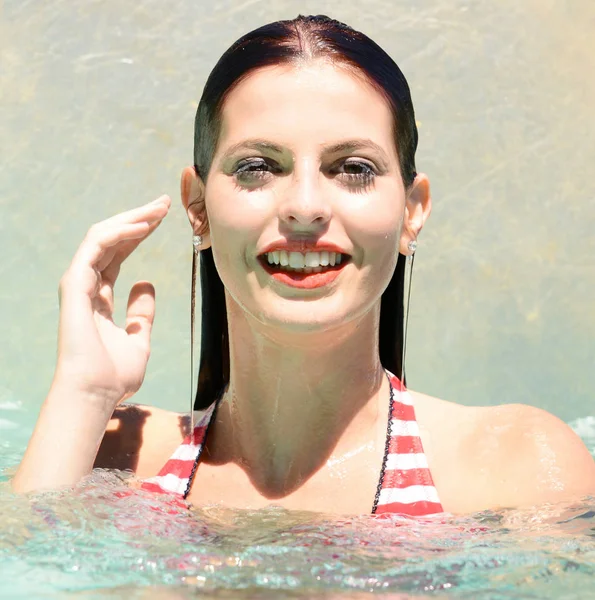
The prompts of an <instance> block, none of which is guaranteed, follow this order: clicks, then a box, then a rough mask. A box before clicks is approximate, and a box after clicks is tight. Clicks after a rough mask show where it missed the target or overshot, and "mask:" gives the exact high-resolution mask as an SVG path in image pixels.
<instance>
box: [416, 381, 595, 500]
mask: <svg viewBox="0 0 595 600" xmlns="http://www.w3.org/2000/svg"><path fill="white" fill-rule="evenodd" d="M413 396H414V401H415V407H416V415H417V418H418V423H419V425H420V433H421V434H422V442H423V444H424V449H426V443H427V445H428V448H429V452H427V454H428V460H429V462H430V466H431V468H432V474H433V476H434V480H435V483H436V487H437V488H438V491H439V493H440V495H441V497H443V505H444V506H445V509H446V510H450V511H452V512H471V511H477V510H484V509H487V508H496V507H504V506H523V505H524V506H528V505H534V504H542V503H544V502H558V501H563V500H567V499H573V498H574V499H576V498H578V497H582V496H587V495H590V494H595V461H594V460H593V458H592V456H591V455H590V453H589V451H588V450H587V448H586V447H585V445H584V444H583V442H582V440H581V439H580V438H579V437H578V435H576V433H575V432H574V431H573V430H572V429H571V428H570V427H569V426H568V425H566V423H564V422H563V421H561V420H560V419H558V418H557V417H555V416H554V415H552V414H550V413H548V412H546V411H544V410H541V409H539V408H535V407H533V406H528V405H524V404H506V405H501V406H493V407H469V406H463V405H460V404H456V403H453V402H447V401H444V400H440V399H439V398H433V397H431V396H427V395H425V394H419V393H416V392H413Z"/></svg>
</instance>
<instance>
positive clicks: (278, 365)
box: [209, 297, 386, 498]
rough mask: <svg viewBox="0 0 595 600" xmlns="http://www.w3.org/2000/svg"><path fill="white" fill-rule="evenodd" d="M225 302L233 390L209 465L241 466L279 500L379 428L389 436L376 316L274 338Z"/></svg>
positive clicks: (211, 447)
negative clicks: (332, 457)
mask: <svg viewBox="0 0 595 600" xmlns="http://www.w3.org/2000/svg"><path fill="white" fill-rule="evenodd" d="M226 300H227V313H228V326H229V332H230V336H229V337H230V382H229V387H228V389H227V391H226V393H225V395H224V398H223V399H222V402H221V404H220V407H219V410H218V416H217V423H216V426H215V428H214V432H213V434H212V436H210V438H211V441H210V442H209V455H210V457H209V460H210V461H212V462H229V461H234V462H236V463H238V464H239V465H240V466H241V467H242V468H243V469H244V470H245V471H246V473H247V474H248V476H249V477H250V479H251V480H252V482H253V484H254V485H255V487H256V488H257V489H259V491H260V492H261V493H262V494H263V495H265V496H267V497H269V498H275V497H276V498H279V497H282V496H285V495H287V494H289V493H291V492H292V491H294V490H295V489H297V488H298V487H300V486H301V485H302V484H303V483H304V482H305V481H306V480H307V479H309V478H310V477H311V476H312V475H313V474H314V473H315V472H316V471H318V470H319V469H320V468H321V467H322V466H323V465H324V464H325V463H326V461H327V460H328V459H329V458H330V457H331V456H332V455H335V456H336V455H337V454H341V453H342V452H349V451H350V450H352V449H353V448H354V446H355V445H356V444H361V443H362V441H363V442H364V443H365V442H366V441H370V440H371V439H372V434H371V433H370V432H374V431H375V430H376V427H375V425H377V423H378V422H379V420H382V422H383V427H385V426H386V415H385V404H386V403H385V402H384V399H383V398H381V397H380V395H381V388H382V391H384V386H383V385H382V384H383V382H384V371H383V368H382V366H381V364H380V360H379V356H378V322H379V316H380V306H378V307H377V308H375V309H373V310H372V311H370V312H369V313H368V314H366V315H364V316H363V317H362V318H360V319H358V320H357V321H353V322H350V323H348V324H344V325H341V327H340V328H335V329H333V330H331V331H321V332H315V333H313V332H307V333H297V334H291V335H287V334H285V335H283V336H279V335H274V334H273V335H272V334H271V333H270V332H268V331H265V330H263V326H262V324H260V323H257V322H255V321H254V320H252V319H251V317H250V316H248V315H246V313H245V311H244V310H242V309H241V308H240V307H238V306H237V305H236V304H235V302H234V301H233V300H232V299H231V298H229V297H227V299H226ZM354 423H356V424H357V427H354ZM350 425H351V427H350ZM355 438H358V439H355Z"/></svg>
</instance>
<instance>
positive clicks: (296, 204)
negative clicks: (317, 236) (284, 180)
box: [279, 164, 332, 232]
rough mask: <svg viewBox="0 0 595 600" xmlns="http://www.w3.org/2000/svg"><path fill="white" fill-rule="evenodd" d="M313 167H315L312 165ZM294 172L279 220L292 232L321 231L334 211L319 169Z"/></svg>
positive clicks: (306, 167)
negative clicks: (324, 188)
mask: <svg viewBox="0 0 595 600" xmlns="http://www.w3.org/2000/svg"><path fill="white" fill-rule="evenodd" d="M312 166H313V165H312ZM303 167H304V168H303V169H300V170H299V172H298V170H296V171H294V173H293V176H292V177H291V182H290V184H289V186H288V188H287V189H286V190H284V192H285V193H284V198H283V201H282V203H281V206H280V209H279V218H280V219H281V221H282V222H283V223H284V224H285V225H286V226H288V227H289V228H290V229H291V230H292V231H298V232H299V231H304V232H309V231H312V230H319V229H322V228H324V227H325V226H326V224H327V223H328V222H329V221H330V218H331V215H332V211H331V207H330V204H329V202H328V200H327V198H325V194H324V191H323V190H322V189H321V179H322V178H321V174H320V172H319V171H318V169H317V168H308V165H307V164H306V165H303Z"/></svg>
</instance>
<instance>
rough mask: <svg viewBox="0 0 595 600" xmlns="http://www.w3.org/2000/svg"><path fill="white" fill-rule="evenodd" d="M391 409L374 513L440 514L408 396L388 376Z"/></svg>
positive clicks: (438, 503)
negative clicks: (385, 450) (391, 400)
mask: <svg viewBox="0 0 595 600" xmlns="http://www.w3.org/2000/svg"><path fill="white" fill-rule="evenodd" d="M389 376H390V381H391V385H392V386H393V390H394V395H393V410H392V415H391V421H390V432H389V437H390V439H389V441H388V452H387V455H386V462H385V468H384V474H383V477H382V482H381V490H380V496H379V498H378V504H377V505H376V511H375V513H376V514H383V513H400V514H405V515H411V516H423V515H430V514H434V513H440V512H443V509H442V505H441V504H440V499H439V498H438V492H437V490H436V487H435V486H434V482H433V480H432V475H431V474H430V469H429V468H428V461H427V459H426V455H425V454H424V450H423V447H422V443H421V437H420V436H419V427H418V425H417V421H416V419H415V410H414V408H413V399H412V397H411V394H410V393H409V392H408V391H407V390H406V389H405V387H404V386H403V385H402V384H401V382H400V381H399V379H398V378H397V377H395V376H394V375H393V374H392V373H389Z"/></svg>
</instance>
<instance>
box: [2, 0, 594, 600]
mask: <svg viewBox="0 0 595 600" xmlns="http://www.w3.org/2000/svg"><path fill="white" fill-rule="evenodd" d="M322 10H324V12H326V13H328V14H330V15H331V16H335V17H336V18H339V19H341V20H344V21H346V22H348V23H351V24H353V25H354V26H355V27H357V28H360V29H362V30H363V31H364V32H366V33H368V34H369V35H371V36H372V37H373V38H374V39H375V40H376V41H378V42H379V43H380V44H381V45H382V46H383V47H384V48H385V49H386V50H387V51H388V52H389V53H390V54H391V55H392V56H393V57H394V58H395V59H396V60H397V62H398V63H399V64H400V66H401V67H402V69H403V71H404V72H405V74H406V75H407V78H408V80H409V82H410V84H411V88H412V95H413V100H414V104H415V107H416V115H417V118H418V127H419V131H420V147H419V151H418V169H419V170H420V171H425V172H427V173H428V174H429V176H430V180H431V182H432V189H433V200H434V210H433V214H432V217H431V219H430V221H429V223H428V225H427V226H426V228H425V229H424V232H423V234H422V236H421V238H420V246H419V249H418V252H417V255H416V256H417V258H416V267H415V274H414V283H413V295H412V304H411V320H410V327H409V341H408V355H409V356H408V379H409V383H410V385H411V386H412V387H413V388H414V389H416V390H419V391H421V392H425V393H429V394H433V395H436V396H439V397H442V398H445V399H448V400H453V401H458V402H461V403H463V404H469V405H481V404H487V405H493V404H498V403H503V402H523V403H527V404H532V405H535V406H540V407H542V408H545V409H547V410H549V411H551V412H552V413H554V414H556V415H558V416H559V417H560V418H562V419H563V420H564V421H566V422H567V423H570V424H571V426H572V427H573V428H574V429H575V430H576V431H577V433H579V435H581V437H582V438H583V439H584V440H585V442H586V443H587V445H588V446H589V448H590V450H591V452H592V453H594V455H595V405H594V401H593V390H594V389H595V369H593V364H594V361H595V350H594V349H595V341H594V340H595V311H594V310H593V298H594V297H595V262H594V261H593V257H594V256H595V236H593V234H592V231H593V224H595V178H593V177H591V176H590V173H591V172H592V170H593V168H592V165H593V164H595V144H593V127H594V121H593V106H595V79H593V78H592V77H590V74H591V73H594V72H595V37H594V36H593V31H595V3H593V2H592V0H574V1H573V2H563V1H562V0H526V1H524V2H522V3H519V2H517V1H516V0H501V1H499V2H492V1H491V0H475V1H470V0H417V1H416V2H411V1H409V0H365V2H361V3H356V2H353V3H350V2H345V1H344V0H328V1H326V2H325V3H323V5H321V3H320V2H319V1H318V0H279V1H278V2H275V3H271V2H265V1H262V0H242V1H240V0H222V1H219V2H213V3H207V2H200V3H197V2H195V1H191V0H180V1H179V2H168V3H164V2H160V1H159V0H140V1H138V2H134V3H132V4H131V3H122V2H119V1H118V0H84V1H83V0H69V1H68V2H64V0H44V1H42V0H27V1H26V2H25V1H20V0H5V1H4V2H3V3H2V4H1V5H0V35H1V39H2V43H1V44H0V65H1V68H0V108H1V110H0V131H1V132H2V140H3V144H2V160H1V161H0V256H1V257H2V260H1V261H0V315H1V316H0V338H1V339H2V340H3V343H2V344H1V345H0V470H1V472H2V479H3V480H6V479H7V478H8V477H9V476H10V473H11V469H12V468H13V467H14V465H16V464H17V463H18V461H19V460H20V457H21V455H22V452H23V450H24V448H25V445H26V442H27V439H28V437H29V434H30V432H31V430H32V427H33V424H34V421H35V419H36V416H37V412H38V409H39V406H40V405H41V402H42V401H43V398H44V397H45V394H46V393H47V389H48V387H49V383H50V381H51V377H52V372H53V368H54V361H55V348H56V324H57V314H58V302H57V294H56V289H57V283H58V281H59V279H60V276H61V274H62V273H63V271H64V270H65V268H66V267H67V265H68V263H69V261H70V257H71V256H72V254H73V252H74V250H75V248H76V247H77V245H78V243H79V242H80V240H81V239H82V237H83V236H84V233H85V231H86V230H87V229H88V227H89V226H90V225H91V224H92V223H93V222H95V221H98V220H100V219H104V218H106V217H107V216H109V215H111V214H114V213H116V212H120V211H122V210H124V209H126V208H129V207H132V206H135V205H139V204H141V203H143V202H145V201H147V200H150V199H152V198H155V197H157V196H159V195H160V194H161V193H169V194H170V195H171V196H172V198H173V199H174V202H176V201H177V200H178V191H177V190H178V186H179V183H178V181H179V180H178V178H179V173H180V171H181V169H182V168H183V167H184V166H185V165H186V164H188V163H189V162H190V160H191V155H192V126H193V119H194V112H195V109H196V104H197V101H198V98H199V96H200V93H201V90H202V85H203V83H204V81H205V79H206V76H207V74H208V72H209V70H210V69H211V67H212V66H213V65H214V64H215V62H216V60H217V58H218V57H219V55H220V54H221V53H222V52H223V51H224V50H225V49H226V47H227V46H228V45H229V44H230V43H231V42H233V41H234V40H235V39H236V38H237V37H238V36H240V35H241V34H242V33H244V32H245V31H247V30H249V29H251V28H253V27H256V26H258V25H260V24H262V23H264V22H268V21H271V20H275V19H279V18H289V17H294V16H295V15H296V14H297V13H298V12H302V13H317V12H320V11H322ZM190 254H191V250H190V230H189V227H188V224H187V222H186V219H185V216H184V215H183V211H182V210H181V208H180V207H178V209H177V210H176V209H174V210H173V211H172V213H171V215H170V216H168V219H167V223H164V224H163V226H162V227H161V228H160V230H159V232H157V233H156V235H154V236H153V237H152V238H151V239H150V240H148V241H147V243H145V244H143V246H142V247H141V248H139V250H138V252H136V253H135V254H134V255H133V256H132V257H131V258H130V259H129V261H127V264H126V265H125V268H124V269H123V272H122V274H121V277H120V279H121V281H119V287H118V289H117V296H116V302H117V303H118V302H119V305H120V308H121V307H122V305H123V304H124V303H125V298H126V296H127V290H128V289H129V286H130V284H131V283H132V282H133V281H136V280H137V279H141V278H146V279H149V280H150V281H152V282H153V283H154V284H155V287H156V289H157V302H158V304H157V319H156V323H155V327H154V334H153V352H152V358H151V361H150V363H149V369H148V372H147V377H146V380H145V384H144V386H143V388H142V390H141V391H140V393H139V394H138V396H137V397H136V398H135V399H136V400H137V401H138V402H141V403H145V404H150V405H156V406H161V407H164V408H169V409H172V410H179V411H185V410H187V408H188V406H187V405H188V397H189V390H188V383H187V382H188V379H189V377H188V368H189V364H188V363H189V360H188V356H189V353H188V347H189V275H190ZM121 478H126V476H125V475H122V476H121ZM121 478H119V477H117V476H116V475H115V474H100V473H96V474H94V475H93V476H92V477H91V478H90V480H89V481H87V482H85V483H84V484H83V485H81V487H80V488H78V489H77V490H75V491H74V492H72V493H68V494H54V495H48V496H42V497H38V498H27V499H23V498H15V497H14V496H12V495H11V494H10V492H9V489H8V486H7V485H6V483H2V484H0V485H1V486H4V487H2V488H1V489H0V597H2V598H28V599H30V598H38V597H39V598H42V597H50V598H51V597H56V598H58V597H60V598H62V597H75V598H78V597H83V598H86V597H89V598H102V597H104V596H105V597H109V598H188V597H213V598H228V597H237V598H278V597H290V598H313V597H316V598H318V597H320V598H359V597H368V596H369V595H370V594H374V596H379V597H386V598H404V597H413V598H441V597H449V598H450V597H461V598H478V597H481V598H515V599H519V598H562V599H563V598H568V599H571V598H592V597H593V596H594V593H593V592H592V590H593V589H595V574H594V573H593V570H594V569H595V548H594V543H595V542H594V540H595V537H594V536H595V517H594V516H593V514H594V512H593V511H595V501H586V502H585V503H584V504H583V505H581V506H576V507H574V508H573V509H572V510H571V509H568V510H567V511H566V512H564V513H561V514H557V512H560V511H559V510H558V509H556V508H555V507H554V508H552V507H550V508H547V507H539V508H535V509H532V510H526V511H514V510H508V511H502V512H498V513H486V514H482V515H475V516H472V517H468V518H465V519H448V518H447V519H446V520H444V522H442V520H439V521H436V520H433V521H430V522H414V521H407V520H405V521H404V520H402V519H398V518H394V519H392V520H388V521H387V520H375V519H373V518H371V517H362V518H358V519H352V520H347V519H338V518H334V517H329V516H325V515H313V514H301V513H289V512H286V511H280V510H277V509H270V510H268V511H262V512H258V513H246V512H241V511H236V512H233V511H222V510H218V509H212V510H208V511H201V512H196V513H194V512H192V513H186V512H184V513H181V514H175V515H168V514H163V512H159V511H158V510H155V508H158V509H159V508H161V509H163V508H164V507H163V505H162V501H161V500H160V499H157V498H154V497H150V496H147V495H143V494H142V493H140V492H139V493H135V495H133V496H128V497H125V498H119V497H118V496H117V495H115V492H117V491H118V490H119V489H120V488H121V487H122V486H123V485H124V483H123V482H122V479H121ZM462 493H464V490H462ZM279 590H283V592H282V593H281V592H280V591H279Z"/></svg>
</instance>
